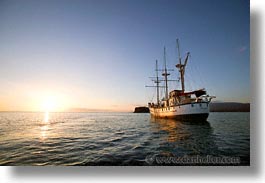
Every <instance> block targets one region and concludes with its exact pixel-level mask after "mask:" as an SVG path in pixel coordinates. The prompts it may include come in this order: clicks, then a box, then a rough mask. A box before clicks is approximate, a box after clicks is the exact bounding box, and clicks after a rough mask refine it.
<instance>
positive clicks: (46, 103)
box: [42, 96, 59, 112]
mask: <svg viewBox="0 0 265 183" xmlns="http://www.w3.org/2000/svg"><path fill="white" fill-rule="evenodd" d="M58 107H59V101H58V98H56V97H55V96H47V97H45V98H43V101H42V109H43V110H44V111H46V112H51V111H56V110H58Z"/></svg>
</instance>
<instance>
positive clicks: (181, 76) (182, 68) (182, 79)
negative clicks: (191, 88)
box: [176, 39, 190, 92]
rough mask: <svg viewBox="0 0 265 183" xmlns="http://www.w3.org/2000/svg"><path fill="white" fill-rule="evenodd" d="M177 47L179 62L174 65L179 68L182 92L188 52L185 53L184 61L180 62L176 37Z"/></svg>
mask: <svg viewBox="0 0 265 183" xmlns="http://www.w3.org/2000/svg"><path fill="white" fill-rule="evenodd" d="M177 49H178V56H179V64H177V65H176V67H177V68H178V69H179V72H180V80H181V90H182V92H184V91H185V82H184V74H185V67H186V65H187V62H188V58H189V55H190V52H188V53H187V56H186V58H185V62H184V64H182V63H181V57H180V51H179V40H178V39H177Z"/></svg>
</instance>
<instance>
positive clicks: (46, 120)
mask: <svg viewBox="0 0 265 183" xmlns="http://www.w3.org/2000/svg"><path fill="white" fill-rule="evenodd" d="M48 129H49V112H45V113H44V120H43V122H42V126H41V131H40V136H41V140H45V139H46V138H47V133H48Z"/></svg>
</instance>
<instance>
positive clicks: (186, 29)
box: [0, 0, 250, 111]
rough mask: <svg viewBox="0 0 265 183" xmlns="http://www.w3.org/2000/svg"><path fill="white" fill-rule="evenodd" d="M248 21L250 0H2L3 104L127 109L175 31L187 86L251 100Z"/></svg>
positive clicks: (137, 100) (171, 54) (173, 59)
mask: <svg viewBox="0 0 265 183" xmlns="http://www.w3.org/2000/svg"><path fill="white" fill-rule="evenodd" d="M249 23H250V10H249V1H248V0H233V1H231V0H200V1H198V0H76V1H72V0H38V1H34V0H24V1H20V0H8V1H6V0H0V42H1V44H0V111H41V110H45V109H47V108H50V110H57V111H62V110H66V109H68V108H88V109H95V110H112V111H133V109H134V107H135V106H144V105H147V103H148V102H150V100H152V99H154V100H155V97H154V90H155V88H146V87H145V85H152V82H151V80H150V78H149V77H150V76H154V75H155V72H154V69H155V60H156V59H157V60H158V61H159V67H160V68H162V67H163V48H164V47H166V59H167V65H168V67H169V68H170V69H174V70H175V71H174V72H172V74H171V79H173V80H174V79H177V78H178V72H177V71H176V68H175V67H174V65H176V64H177V62H178V57H177V55H178V54H177V50H176V39H177V38H178V39H179V41H180V52H181V56H182V57H185V54H186V52H188V51H189V52H190V53H191V57H190V59H189V61H188V64H187V68H186V81H187V83H186V89H187V90H193V89H199V88H206V90H207V91H208V94H209V95H214V96H216V97H217V98H216V100H215V101H223V102H244V103H246V102H250V43H249V42H250V30H249V27H250V25H249ZM169 87H170V88H169V89H170V90H171V89H174V88H176V87H177V88H178V87H180V83H178V82H170V84H169Z"/></svg>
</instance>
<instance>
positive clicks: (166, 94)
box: [162, 47, 170, 103]
mask: <svg viewBox="0 0 265 183" xmlns="http://www.w3.org/2000/svg"><path fill="white" fill-rule="evenodd" d="M164 63H165V68H164V73H163V74H162V76H164V77H165V87H166V92H165V99H166V101H167V100H168V84H167V81H168V79H167V76H169V75H170V74H169V73H168V72H167V61H166V47H164ZM167 103H168V102H167Z"/></svg>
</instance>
